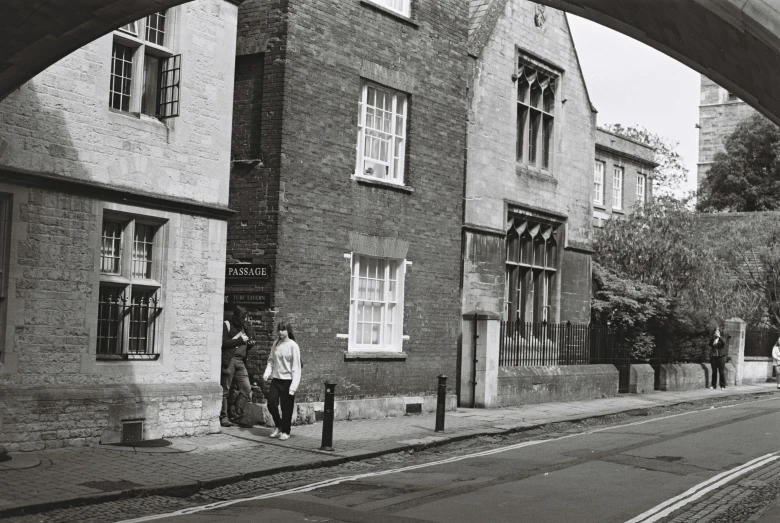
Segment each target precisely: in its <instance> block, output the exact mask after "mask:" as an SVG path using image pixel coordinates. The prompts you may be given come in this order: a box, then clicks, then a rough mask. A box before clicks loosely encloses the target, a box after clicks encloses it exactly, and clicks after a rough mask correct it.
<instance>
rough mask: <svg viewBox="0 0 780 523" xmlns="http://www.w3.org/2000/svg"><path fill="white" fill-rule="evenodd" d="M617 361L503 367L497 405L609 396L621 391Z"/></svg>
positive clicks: (499, 378) (499, 379)
mask: <svg viewBox="0 0 780 523" xmlns="http://www.w3.org/2000/svg"><path fill="white" fill-rule="evenodd" d="M618 382H619V374H618V370H617V369H616V368H615V366H614V365H568V366H549V367H501V368H500V369H499V371H498V406H499V407H509V406H514V405H525V404H529V403H547V402H553V401H576V400H588V399H595V398H609V397H614V396H617V394H618Z"/></svg>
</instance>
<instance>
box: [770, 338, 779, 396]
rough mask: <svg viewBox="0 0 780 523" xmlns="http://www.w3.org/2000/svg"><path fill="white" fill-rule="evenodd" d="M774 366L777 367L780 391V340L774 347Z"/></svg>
mask: <svg viewBox="0 0 780 523" xmlns="http://www.w3.org/2000/svg"><path fill="white" fill-rule="evenodd" d="M772 365H774V367H775V379H777V388H778V389H780V338H777V341H776V342H775V346H774V347H772Z"/></svg>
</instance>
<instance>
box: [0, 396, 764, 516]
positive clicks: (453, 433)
mask: <svg viewBox="0 0 780 523" xmlns="http://www.w3.org/2000/svg"><path fill="white" fill-rule="evenodd" d="M776 392H777V389H776V388H775V385H774V384H758V385H746V386H740V387H733V388H731V389H729V390H727V391H725V392H724V391H713V390H708V389H701V390H693V391H683V392H653V393H650V394H645V395H629V394H625V395H620V396H618V397H616V398H603V399H595V400H587V401H575V402H561V403H545V404H533V405H523V406H520V407H509V408H501V409H489V410H488V409H461V408H459V409H457V410H456V411H448V412H447V413H446V420H445V431H444V432H443V433H436V432H434V430H433V429H434V426H435V415H434V414H417V415H410V416H403V417H398V418H384V419H372V420H356V421H339V422H335V423H334V427H333V442H334V451H332V452H329V451H323V450H320V444H321V436H322V423H316V424H312V425H300V426H295V427H293V430H292V437H291V438H290V439H289V440H287V441H279V440H277V439H271V438H270V437H269V435H270V433H271V429H270V428H266V427H260V426H258V427H253V428H238V427H229V428H223V429H222V432H221V433H219V434H210V435H206V436H198V437H190V438H169V440H170V441H171V443H172V444H171V445H170V446H167V447H158V448H148V447H117V446H109V445H106V446H97V447H84V448H74V449H56V450H46V451H36V452H29V453H11V458H12V459H11V460H10V461H5V462H3V463H0V519H2V518H3V517H4V516H10V515H15V514H21V513H32V512H37V511H42V510H48V509H51V508H55V507H62V506H69V505H72V504H76V503H95V502H100V501H106V500H108V499H120V498H122V497H127V496H132V495H140V494H147V495H152V494H166V493H175V492H189V493H195V492H197V491H199V490H202V489H206V488H213V487H217V486H221V485H228V484H231V483H235V482H238V481H242V480H245V479H249V478H256V477H261V476H265V475H271V474H275V473H279V472H284V471H292V470H303V469H313V468H318V467H323V466H329V465H336V464H340V463H344V462H346V461H354V460H360V459H368V458H371V457H375V456H379V455H382V454H387V453H391V452H398V451H402V450H409V449H419V448H421V447H423V448H425V447H430V446H434V445H440V444H443V443H448V442H451V441H457V440H461V439H465V438H469V437H477V436H484V435H497V434H502V433H508V432H515V431H518V430H527V429H530V428H533V427H536V426H540V425H546V424H549V423H556V422H562V421H573V420H583V419H587V418H594V417H600V416H606V415H610V414H617V413H621V412H629V411H642V410H644V409H648V408H652V407H666V406H670V405H674V404H680V403H690V402H695V401H700V400H707V399H712V398H716V397H717V398H723V397H729V396H737V395H752V394H773V393H776Z"/></svg>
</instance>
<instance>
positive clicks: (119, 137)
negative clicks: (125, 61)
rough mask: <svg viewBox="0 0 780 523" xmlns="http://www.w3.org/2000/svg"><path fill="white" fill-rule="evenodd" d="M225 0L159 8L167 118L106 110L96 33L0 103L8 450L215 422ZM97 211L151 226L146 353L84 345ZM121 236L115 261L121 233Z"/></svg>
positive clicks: (105, 64)
mask: <svg viewBox="0 0 780 523" xmlns="http://www.w3.org/2000/svg"><path fill="white" fill-rule="evenodd" d="M237 12H238V8H237V6H236V5H235V4H233V3H232V2H228V1H224V0H197V1H195V2H192V3H187V4H184V5H182V6H180V7H178V8H176V11H175V15H174V14H172V13H169V14H171V16H170V17H169V22H170V23H171V25H169V29H171V27H173V26H175V27H176V29H173V32H172V34H173V37H172V38H173V40H172V41H173V43H172V44H171V48H172V49H173V50H175V51H176V52H180V53H181V55H182V64H183V66H182V76H181V91H180V92H181V98H180V100H181V102H180V104H181V115H180V116H179V117H177V118H173V119H170V120H167V121H161V120H158V119H156V118H152V117H147V116H143V115H141V116H139V115H137V114H131V113H118V112H115V111H112V110H110V109H109V107H108V94H109V79H110V71H111V54H112V40H113V36H112V35H107V36H105V37H102V38H100V39H98V40H96V41H95V42H93V43H91V44H89V45H88V46H86V47H84V48H83V49H80V50H79V51H77V52H75V53H73V54H71V55H69V56H67V57H65V58H63V59H62V60H61V61H60V62H58V63H57V64H55V65H53V66H52V67H50V68H49V69H47V70H46V71H44V72H43V73H41V74H40V75H38V76H37V77H35V78H34V79H33V80H31V81H30V82H29V83H27V84H26V85H25V86H23V87H22V88H20V89H19V90H18V91H16V92H15V93H13V94H12V95H10V96H9V97H8V98H6V99H5V100H3V101H2V103H0V121H1V122H2V123H0V194H2V195H3V196H6V197H7V196H10V198H11V217H10V243H9V246H10V249H9V250H8V252H7V253H6V255H7V259H6V260H0V263H1V262H3V261H5V262H6V263H8V266H9V271H8V273H7V274H8V294H7V296H8V298H7V315H6V316H5V317H4V318H2V320H4V323H5V324H6V325H5V326H6V329H5V332H6V335H5V337H4V338H3V340H2V343H0V350H2V354H0V443H2V444H5V443H10V444H11V445H10V448H11V449H24V450H27V449H32V448H42V447H56V446H60V445H83V444H93V443H96V442H98V441H102V442H103V443H106V442H111V441H116V439H117V438H118V437H119V434H120V429H121V421H122V420H123V419H127V418H146V432H145V434H144V437H145V438H152V437H163V436H176V435H185V434H194V433H200V432H208V431H216V430H219V425H218V423H217V413H218V408H219V401H220V398H219V395H218V394H217V392H218V390H219V385H218V384H219V368H220V367H219V365H220V351H219V346H220V340H221V321H222V312H223V291H224V271H225V243H226V231H227V223H226V220H225V218H226V216H228V214H229V211H228V210H227V208H226V204H227V199H228V176H229V154H230V150H229V140H230V132H229V130H230V123H231V118H232V111H231V108H232V107H231V101H232V92H233V69H234V49H235V35H236V17H237ZM139 74H140V73H139ZM137 79H138V77H136V81H137ZM108 213H111V215H112V216H113V217H116V219H117V220H120V221H122V222H123V223H129V222H132V221H137V220H142V221H143V220H148V221H150V222H152V223H154V225H155V227H156V231H157V232H156V234H155V241H154V253H155V254H154V255H153V265H154V267H155V276H154V279H155V280H156V282H157V283H153V282H147V284H148V285H150V286H152V287H156V285H157V284H159V297H160V302H159V305H160V307H162V312H161V314H160V316H158V317H157V328H156V335H155V339H154V343H152V342H151V341H150V346H151V345H154V350H155V351H156V352H157V353H158V355H159V356H158V357H157V358H149V359H146V360H140V359H132V358H130V359H120V358H115V359H108V358H102V357H101V358H98V357H97V354H96V353H97V345H98V302H99V294H100V282H101V281H102V279H105V275H104V276H101V248H102V223H103V218H104V215H107V214H108ZM122 241H123V244H122V249H123V252H124V253H125V254H126V256H127V259H128V267H129V254H130V253H132V250H133V242H132V238H131V237H129V236H128V235H124V236H123V240H122ZM123 278H124V279H123ZM127 278H129V276H128V274H126V273H125V272H122V273H121V274H120V275H119V276H117V277H116V278H115V281H114V283H115V284H116V285H118V286H120V287H123V288H126V286H127ZM125 323H127V322H125ZM0 330H2V329H0ZM87 420H89V421H87Z"/></svg>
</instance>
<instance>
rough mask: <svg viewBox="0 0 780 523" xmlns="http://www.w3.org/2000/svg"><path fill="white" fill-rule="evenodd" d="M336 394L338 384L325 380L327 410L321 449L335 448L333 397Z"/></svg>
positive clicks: (324, 418)
mask: <svg viewBox="0 0 780 523" xmlns="http://www.w3.org/2000/svg"><path fill="white" fill-rule="evenodd" d="M335 395H336V384H335V383H333V382H332V381H326V382H325V412H324V417H323V419H322V446H321V447H320V450H331V451H332V450H333V398H334V396H335Z"/></svg>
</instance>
